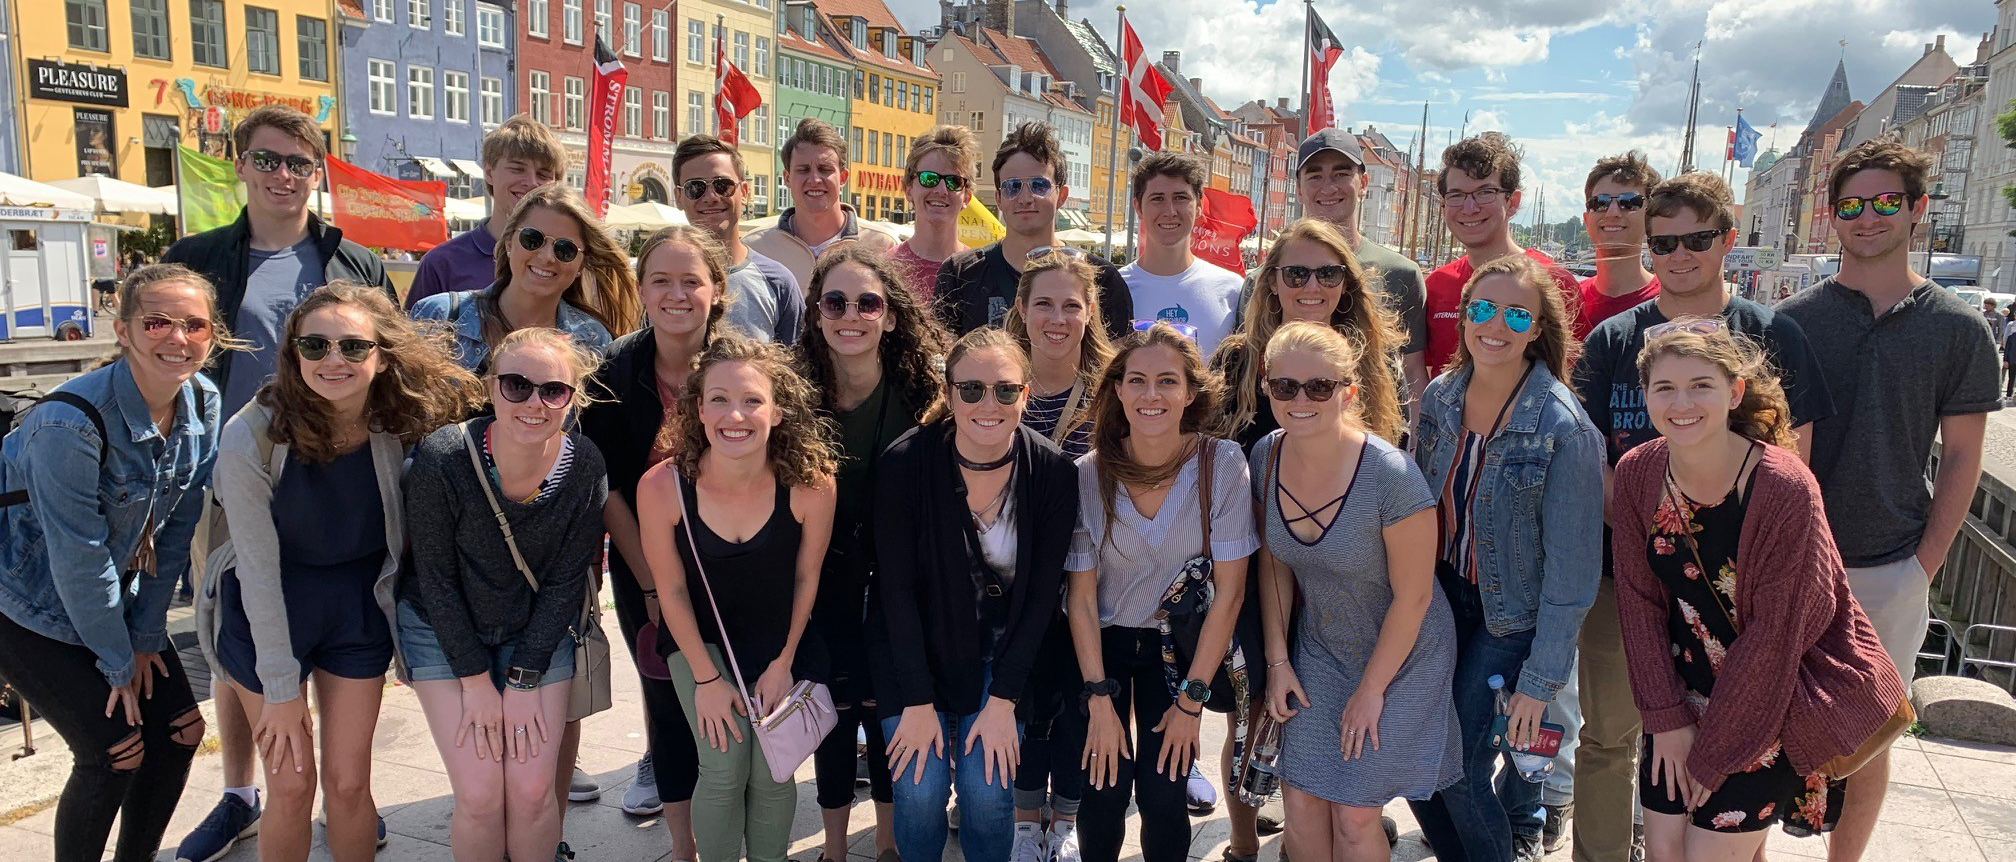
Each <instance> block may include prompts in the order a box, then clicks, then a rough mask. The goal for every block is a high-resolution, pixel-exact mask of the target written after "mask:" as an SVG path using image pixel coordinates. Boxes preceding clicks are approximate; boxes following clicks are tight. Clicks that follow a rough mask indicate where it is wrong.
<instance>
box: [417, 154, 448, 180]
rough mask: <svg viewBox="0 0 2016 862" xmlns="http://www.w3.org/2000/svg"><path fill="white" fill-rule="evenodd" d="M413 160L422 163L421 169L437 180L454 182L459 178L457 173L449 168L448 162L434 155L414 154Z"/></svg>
mask: <svg viewBox="0 0 2016 862" xmlns="http://www.w3.org/2000/svg"><path fill="white" fill-rule="evenodd" d="M413 161H414V162H416V163H418V164H419V165H420V169H421V170H423V171H426V172H427V173H428V175H430V176H432V177H433V178H435V179H437V180H445V181H449V182H453V181H454V180H455V179H456V178H457V175H456V173H455V172H454V171H453V170H451V169H449V167H448V163H447V162H444V161H441V160H440V159H437V158H434V157H432V156H414V157H413Z"/></svg>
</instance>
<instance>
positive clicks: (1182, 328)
mask: <svg viewBox="0 0 2016 862" xmlns="http://www.w3.org/2000/svg"><path fill="white" fill-rule="evenodd" d="M1158 323H1159V324H1162V325H1163V326H1167V327H1169V328H1170V329H1174V330H1176V334H1177V335H1181V336H1183V337H1184V338H1188V339H1190V340H1191V341H1196V340H1197V327H1195V326H1191V325H1190V324H1188V323H1177V322H1176V321H1173V320H1137V321H1134V331H1135V332H1147V331H1148V330H1150V329H1154V328H1155V324H1158Z"/></svg>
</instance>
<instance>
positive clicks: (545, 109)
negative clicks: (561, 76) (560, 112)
mask: <svg viewBox="0 0 2016 862" xmlns="http://www.w3.org/2000/svg"><path fill="white" fill-rule="evenodd" d="M525 88H526V93H527V96H528V98H529V99H530V101H531V102H532V104H531V106H530V110H528V111H527V112H526V113H529V114H531V115H532V119H534V120H538V121H539V122H541V123H545V124H546V125H548V126H551V125H553V73H552V72H549V71H546V70H545V69H532V70H530V71H529V72H528V73H527V74H526V77H525Z"/></svg>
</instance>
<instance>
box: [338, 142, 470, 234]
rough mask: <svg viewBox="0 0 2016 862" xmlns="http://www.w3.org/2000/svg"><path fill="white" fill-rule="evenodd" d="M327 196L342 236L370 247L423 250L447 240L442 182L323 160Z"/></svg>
mask: <svg viewBox="0 0 2016 862" xmlns="http://www.w3.org/2000/svg"><path fill="white" fill-rule="evenodd" d="M328 163H329V196H330V198H331V199H332V201H333V203H332V206H333V207H334V208H335V210H336V226H337V227H339V228H342V229H343V238H344V239H347V240H350V241H351V242H354V243H357V244H358V245H366V246H371V247H372V248H390V249H404V250H406V251H426V250H427V249H430V248H433V247H435V246H437V245H440V244H442V243H444V242H447V241H448V215H447V212H446V208H447V206H448V184H447V183H443V182H436V181H415V180H395V179H393V178H391V177H388V176H385V175H384V174H377V173H372V172H370V171H367V170H365V169H363V168H360V167H357V166H356V165H353V164H350V163H348V162H345V161H342V160H340V159H334V158H332V159H329V160H328Z"/></svg>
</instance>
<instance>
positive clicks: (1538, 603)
mask: <svg viewBox="0 0 2016 862" xmlns="http://www.w3.org/2000/svg"><path fill="white" fill-rule="evenodd" d="M1470 374H1471V370H1470V369H1468V368H1465V369H1462V370H1459V371H1452V372H1449V373H1446V374H1443V375H1442V376H1440V377H1437V378H1435V380H1434V382H1432V383H1429V384H1428V391H1427V392H1426V393H1425V394H1424V395H1423V396H1422V399H1421V418H1420V424H1419V427H1418V428H1417V430H1416V432H1415V434H1414V460H1415V462H1416V463H1418V464H1419V465H1420V466H1421V474H1422V476H1424V477H1426V478H1427V480H1428V485H1429V487H1431V488H1434V489H1435V491H1436V494H1437V495H1438V499H1439V498H1440V494H1441V492H1442V487H1443V485H1445V484H1446V483H1447V481H1448V477H1449V471H1450V469H1451V468H1452V467H1453V465H1454V463H1455V459H1456V458H1457V456H1458V455H1459V454H1460V452H1461V449H1462V441H1463V394H1464V392H1465V391H1467V390H1468V389H1469V387H1470ZM1603 458H1604V451H1603V437H1602V435H1600V434H1598V433H1597V431H1596V427H1595V425H1593V424H1591V423H1590V421H1589V417H1588V416H1587V415H1586V414H1584V413H1583V412H1582V408H1581V406H1580V405H1579V404H1578V403H1577V402H1576V400H1575V393H1574V392H1573V391H1571V390H1569V388H1568V387H1567V386H1566V385H1563V384H1562V383H1561V381H1559V380H1557V379H1555V377H1554V375H1553V374H1550V373H1548V370H1547V367H1546V366H1545V365H1538V364H1536V365H1535V366H1534V367H1533V373H1532V375H1531V376H1529V377H1528V378H1527V379H1526V385H1525V386H1524V388H1522V389H1520V390H1519V395H1518V400H1517V403H1515V404H1514V405H1513V406H1512V410H1511V411H1510V412H1509V413H1508V414H1507V415H1506V417H1505V424H1504V426H1503V427H1501V428H1500V429H1499V430H1498V433H1497V434H1496V435H1494V436H1493V437H1492V438H1491V439H1490V440H1489V441H1487V442H1486V443H1485V445H1484V465H1483V467H1482V468H1481V473H1480V475H1479V481H1478V485H1477V497H1476V499H1475V500H1474V501H1473V507H1472V517H1473V518H1474V519H1475V522H1476V525H1477V529H1476V530H1475V531H1474V532H1475V534H1476V547H1475V549H1474V550H1473V551H1472V558H1473V559H1474V560H1475V562H1476V565H1477V589H1478V592H1479V594H1480V596H1481V597H1482V599H1483V605H1484V625H1485V628H1487V629H1489V630H1490V632H1491V633H1492V634H1493V635H1497V636H1500V637H1503V636H1505V635H1509V634H1513V633H1516V632H1522V631H1527V630H1529V629H1531V630H1534V638H1533V648H1532V652H1530V653H1529V654H1528V655H1527V657H1526V662H1525V666H1524V667H1523V668H1521V670H1520V672H1519V685H1518V689H1517V690H1518V691H1519V692H1520V693H1521V694H1525V695H1526V696H1528V697H1532V698H1536V699H1539V700H1542V701H1552V700H1553V699H1554V695H1555V693H1557V692H1559V691H1560V690H1561V686H1562V685H1563V684H1564V683H1565V682H1566V681H1567V679H1568V674H1569V672H1570V670H1571V669H1572V668H1573V667H1574V663H1575V643H1576V639H1577V637H1578V636H1579V635H1580V633H1581V631H1582V615H1583V614H1584V613H1587V612H1588V610H1589V605H1590V603H1591V602H1593V601H1594V600H1595V598H1596V584H1597V581H1598V579H1599V578H1600V577H1601V576H1602V570H1603Z"/></svg>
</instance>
